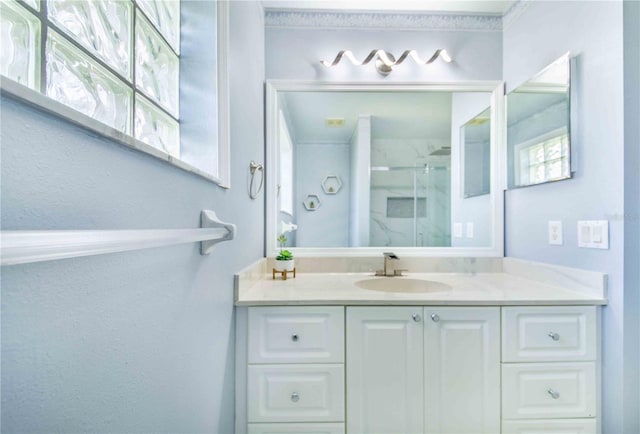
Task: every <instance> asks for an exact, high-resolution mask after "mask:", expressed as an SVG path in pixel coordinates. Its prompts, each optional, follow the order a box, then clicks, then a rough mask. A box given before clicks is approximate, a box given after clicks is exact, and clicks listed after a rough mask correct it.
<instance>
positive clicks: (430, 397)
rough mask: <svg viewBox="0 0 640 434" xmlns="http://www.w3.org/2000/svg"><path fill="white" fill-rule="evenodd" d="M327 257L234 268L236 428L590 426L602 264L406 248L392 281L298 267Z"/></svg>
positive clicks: (352, 263) (595, 417) (546, 429)
mask: <svg viewBox="0 0 640 434" xmlns="http://www.w3.org/2000/svg"><path fill="white" fill-rule="evenodd" d="M376 259H377V258H376ZM332 262H333V263H334V264H335V269H336V270H337V271H338V272H333V273H331V272H311V273H304V272H302V273H299V274H298V277H297V278H296V279H290V280H287V281H281V280H272V279H271V275H270V274H268V273H267V268H268V260H266V259H265V260H262V261H260V262H258V263H257V264H255V265H253V266H252V267H250V268H248V269H246V270H244V271H243V272H242V273H240V274H238V275H237V277H236V305H237V306H238V307H237V361H236V363H237V374H236V382H237V384H236V386H237V388H236V390H237V409H236V417H237V420H236V430H237V432H240V433H242V432H248V433H252V434H257V433H260V434H262V433H264V434H266V433H270V434H275V433H316V434H319V433H327V434H329V433H330V434H337V433H342V434H345V433H433V434H442V433H499V432H502V433H531V432H535V433H551V432H553V433H557V432H572V433H585V434H586V433H597V432H600V428H599V427H600V421H599V415H600V411H599V407H600V398H599V397H600V379H599V372H600V365H599V364H600V344H599V330H600V327H599V322H600V308H599V307H598V306H600V305H603V304H605V303H606V276H605V275H603V274H601V273H595V272H588V271H582V270H574V269H569V268H562V267H554V266H548V265H543V264H536V263H529V262H526V261H519V260H513V259H509V258H495V259H494V258H485V259H482V260H476V259H473V260H469V259H448V260H442V259H433V258H432V259H428V258H423V259H421V260H418V259H416V258H414V260H413V263H412V265H413V266H414V267H419V266H418V265H417V264H418V263H421V264H422V265H421V266H420V268H416V270H417V272H413V273H409V276H406V277H393V278H389V277H377V278H373V277H372V273H371V272H366V273H365V272H342V271H345V269H350V270H356V271H362V268H366V267H368V266H370V264H371V262H368V261H367V260H363V261H361V262H360V263H358V261H357V260H356V259H353V258H352V259H348V260H342V261H340V260H333V261H331V260H325V261H324V262H323V261H321V260H315V261H314V260H311V259H309V260H308V261H306V262H305V261H302V264H300V267H301V268H302V267H306V268H308V269H310V270H312V271H320V268H324V269H325V271H326V268H327V267H329V268H330V266H329V264H331V263H332ZM378 262H379V260H378ZM409 262H411V261H409ZM314 263H315V264H316V268H315V269H314V268H313V265H312V264H314ZM340 264H341V265H340ZM345 264H346V265H345ZM372 279H378V280H379V281H381V282H382V283H381V284H379V285H375V286H371V288H373V287H375V289H365V288H364V287H363V286H362V285H363V283H362V282H371V281H372ZM403 279H404V281H403ZM407 279H410V280H407ZM415 281H423V282H426V283H425V286H423V287H420V286H416V284H415V283H410V284H409V286H406V285H407V284H406V283H404V282H415ZM429 282H432V283H435V284H436V285H435V286H429V285H430V284H429ZM364 285H365V287H366V286H367V285H369V286H370V284H367V283H365V284H364ZM385 285H386V286H387V287H388V290H385V289H384V287H385ZM407 291H413V292H407Z"/></svg>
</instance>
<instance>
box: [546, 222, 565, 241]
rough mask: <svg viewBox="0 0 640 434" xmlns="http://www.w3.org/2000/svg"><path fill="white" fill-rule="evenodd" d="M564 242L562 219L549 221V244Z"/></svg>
mask: <svg viewBox="0 0 640 434" xmlns="http://www.w3.org/2000/svg"><path fill="white" fill-rule="evenodd" d="M562 243H563V240H562V222H561V221H560V220H553V221H549V244H551V245H554V246H561V245H562Z"/></svg>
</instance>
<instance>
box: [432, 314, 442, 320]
mask: <svg viewBox="0 0 640 434" xmlns="http://www.w3.org/2000/svg"><path fill="white" fill-rule="evenodd" d="M431 321H433V322H438V321H440V316H438V315H437V314H435V313H432V314H431Z"/></svg>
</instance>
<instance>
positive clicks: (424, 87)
mask: <svg viewBox="0 0 640 434" xmlns="http://www.w3.org/2000/svg"><path fill="white" fill-rule="evenodd" d="M394 90H397V91H405V92H406V91H416V92H420V91H421V92H426V91H430V92H436V91H440V92H491V93H492V95H491V167H492V171H491V210H492V221H493V223H494V224H493V231H492V236H491V240H492V244H491V246H490V247H486V248H484V247H478V248H475V247H472V248H464V247H445V248H442V247H424V248H416V247H400V248H396V247H394V248H393V250H394V252H395V253H397V254H398V255H401V256H447V257H496V256H498V257H502V256H503V255H504V230H503V228H504V215H503V209H504V203H503V201H504V197H503V190H504V186H505V179H506V178H505V175H504V169H505V168H506V156H505V155H504V154H505V147H504V146H505V137H506V134H505V128H504V125H505V124H504V122H505V118H506V116H505V102H504V100H505V97H504V83H503V82H501V81H469V82H458V83H453V82H452V83H427V82H422V83H417V82H411V83H377V82H318V81H291V80H268V81H267V89H266V97H267V99H266V121H267V124H266V132H267V135H266V143H267V149H266V159H267V164H268V167H270V168H271V169H270V170H269V171H268V172H267V180H266V186H267V197H266V200H267V216H266V231H265V236H266V253H267V254H266V256H267V257H272V256H276V255H277V252H278V246H277V243H276V236H277V234H276V230H277V227H276V225H277V222H278V215H277V210H276V208H277V207H276V206H275V205H276V203H277V202H276V188H277V182H278V180H277V176H278V175H277V174H278V173H279V163H278V158H277V146H274V144H277V113H278V108H279V107H278V106H279V104H278V92H286V91H306V92H335V91H350V92H370V91H378V92H380V91H383V92H385V91H394ZM290 250H291V251H292V252H293V253H294V256H299V257H310V256H316V257H327V256H332V257H339V256H342V257H354V256H360V257H362V256H380V255H381V254H382V252H383V251H387V250H389V248H388V247H358V248H353V247H341V248H300V247H294V248H291V249H290Z"/></svg>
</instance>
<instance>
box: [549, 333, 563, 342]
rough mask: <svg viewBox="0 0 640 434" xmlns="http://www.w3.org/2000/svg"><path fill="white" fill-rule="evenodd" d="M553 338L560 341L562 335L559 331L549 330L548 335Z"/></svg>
mask: <svg viewBox="0 0 640 434" xmlns="http://www.w3.org/2000/svg"><path fill="white" fill-rule="evenodd" d="M548 336H549V337H550V338H551V339H553V340H554V341H559V340H560V335H559V334H558V333H554V332H549V335H548Z"/></svg>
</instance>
